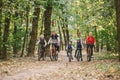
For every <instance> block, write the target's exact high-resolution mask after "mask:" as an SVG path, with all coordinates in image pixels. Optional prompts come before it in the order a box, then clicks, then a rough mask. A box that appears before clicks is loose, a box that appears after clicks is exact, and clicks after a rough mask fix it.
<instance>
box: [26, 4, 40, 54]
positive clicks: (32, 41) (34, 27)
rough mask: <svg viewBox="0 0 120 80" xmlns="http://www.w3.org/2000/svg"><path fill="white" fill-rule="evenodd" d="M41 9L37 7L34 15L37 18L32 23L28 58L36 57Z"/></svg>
mask: <svg viewBox="0 0 120 80" xmlns="http://www.w3.org/2000/svg"><path fill="white" fill-rule="evenodd" d="M39 14H40V7H38V6H37V7H35V10H34V13H33V15H34V16H35V17H34V18H33V21H32V32H31V33H30V36H31V38H30V42H29V46H28V53H27V56H34V51H35V44H36V40H37V29H38V21H39Z"/></svg>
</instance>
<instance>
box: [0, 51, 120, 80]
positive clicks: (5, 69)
mask: <svg viewBox="0 0 120 80" xmlns="http://www.w3.org/2000/svg"><path fill="white" fill-rule="evenodd" d="M83 53H84V54H83V61H80V62H77V60H76V59H75V58H74V59H73V61H72V62H68V58H67V56H66V52H65V51H61V52H60V53H59V58H58V61H50V59H49V58H46V60H45V61H37V56H36V57H33V58H30V57H24V58H14V59H10V60H8V61H0V80H120V62H118V61H117V60H116V59H98V53H95V54H94V58H93V59H92V61H91V62H87V61H86V52H83Z"/></svg>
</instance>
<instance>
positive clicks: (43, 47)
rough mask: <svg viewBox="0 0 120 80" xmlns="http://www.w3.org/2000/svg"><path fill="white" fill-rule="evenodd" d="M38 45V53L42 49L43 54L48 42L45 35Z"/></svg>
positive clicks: (41, 37) (41, 36)
mask: <svg viewBox="0 0 120 80" xmlns="http://www.w3.org/2000/svg"><path fill="white" fill-rule="evenodd" d="M37 45H38V52H39V50H40V48H41V49H42V50H43V52H45V47H46V45H47V42H46V40H45V38H44V35H40V38H39V40H38V41H37ZM43 55H44V53H41V57H43Z"/></svg>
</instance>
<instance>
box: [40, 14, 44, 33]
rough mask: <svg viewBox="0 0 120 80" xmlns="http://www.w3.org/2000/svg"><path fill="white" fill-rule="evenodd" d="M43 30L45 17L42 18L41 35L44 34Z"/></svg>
mask: <svg viewBox="0 0 120 80" xmlns="http://www.w3.org/2000/svg"><path fill="white" fill-rule="evenodd" d="M43 28H44V15H43V16H42V25H41V29H40V30H41V31H40V35H41V34H43Z"/></svg>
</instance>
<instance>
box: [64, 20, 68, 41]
mask: <svg viewBox="0 0 120 80" xmlns="http://www.w3.org/2000/svg"><path fill="white" fill-rule="evenodd" d="M65 23H66V24H65V25H66V26H65V27H66V28H65V30H66V37H67V41H69V30H68V20H67V18H66V19H65Z"/></svg>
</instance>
